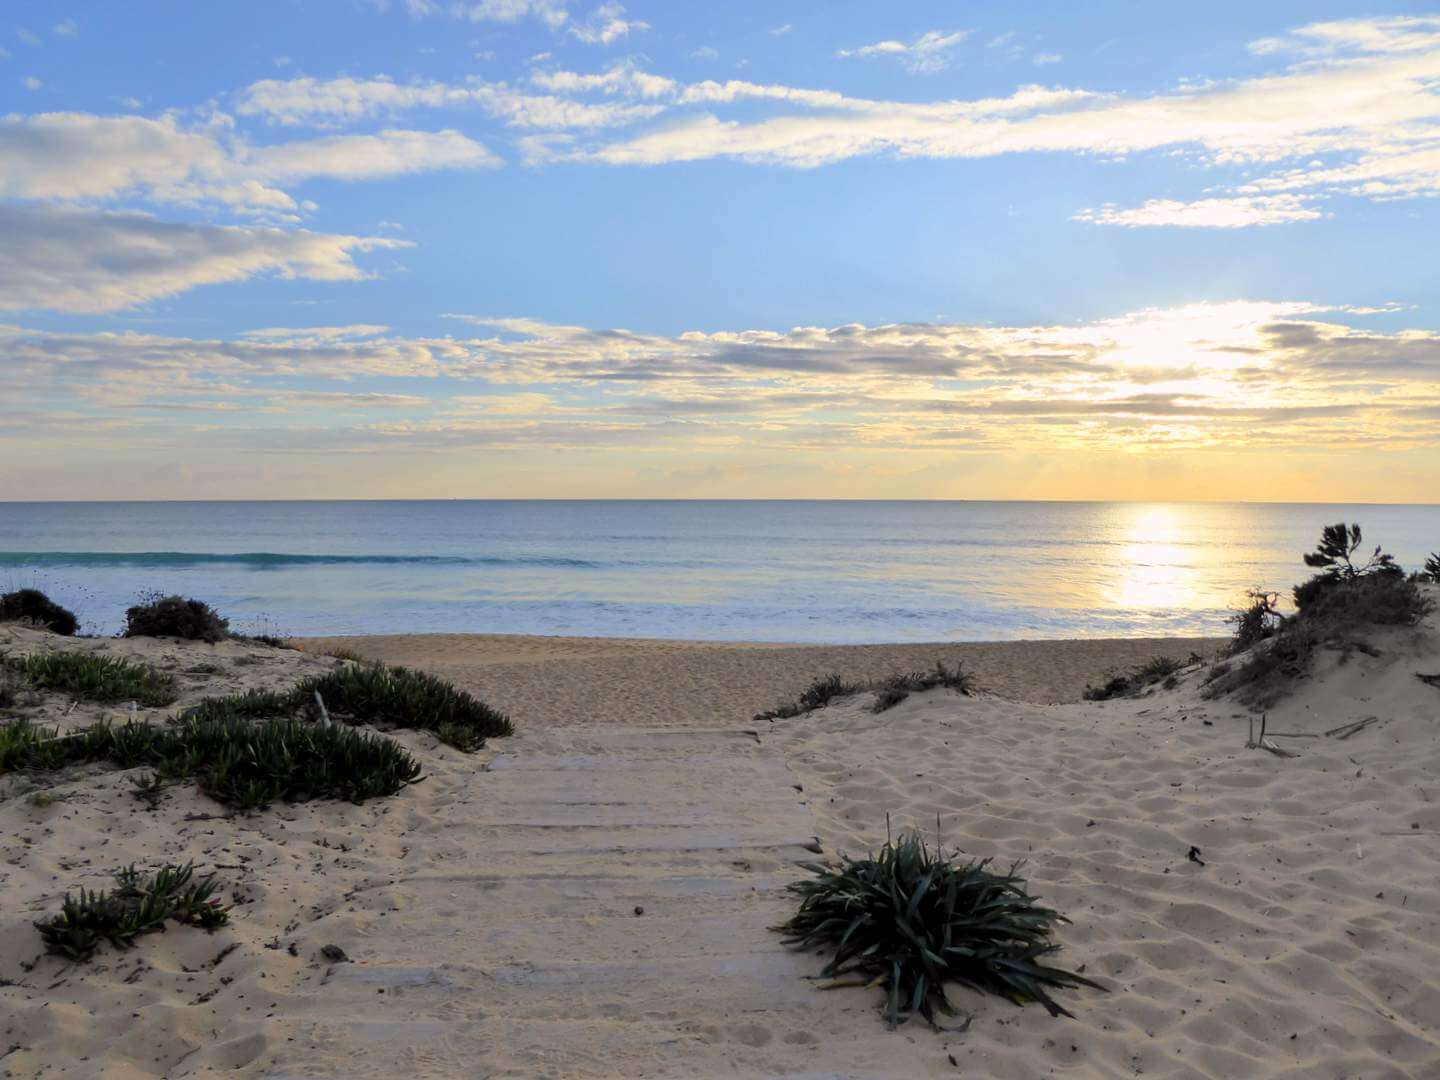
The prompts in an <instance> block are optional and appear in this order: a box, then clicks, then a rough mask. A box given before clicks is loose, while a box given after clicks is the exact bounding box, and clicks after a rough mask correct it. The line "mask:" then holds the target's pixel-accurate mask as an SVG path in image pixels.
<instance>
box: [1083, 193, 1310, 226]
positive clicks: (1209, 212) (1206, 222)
mask: <svg viewBox="0 0 1440 1080" xmlns="http://www.w3.org/2000/svg"><path fill="white" fill-rule="evenodd" d="M1324 216H1325V215H1324V214H1323V213H1321V212H1320V211H1319V210H1317V209H1315V208H1314V207H1313V206H1311V205H1310V203H1309V200H1307V199H1305V198H1302V197H1301V196H1298V195H1265V196H1235V197H1230V198H1219V199H1197V200H1195V201H1194V202H1180V201H1177V200H1174V199H1150V200H1148V201H1147V202H1146V203H1145V204H1144V205H1143V206H1138V207H1134V208H1131V209H1120V208H1118V207H1115V206H1110V205H1107V206H1102V207H1099V208H1097V209H1093V210H1091V209H1087V210H1081V211H1080V212H1079V213H1077V214H1076V215H1075V218H1074V220H1076V221H1089V222H1093V223H1094V224H1097V225H1127V226H1130V227H1132V228H1133V227H1137V226H1156V225H1164V226H1180V227H1183V228H1199V229H1243V228H1246V227H1248V226H1252V225H1281V224H1286V223H1288V222H1292V221H1315V220H1317V219H1319V218H1322V217H1324Z"/></svg>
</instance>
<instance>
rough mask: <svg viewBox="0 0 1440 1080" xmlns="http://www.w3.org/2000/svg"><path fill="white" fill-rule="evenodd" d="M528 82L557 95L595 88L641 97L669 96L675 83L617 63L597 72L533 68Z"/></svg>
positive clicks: (577, 92) (672, 92)
mask: <svg viewBox="0 0 1440 1080" xmlns="http://www.w3.org/2000/svg"><path fill="white" fill-rule="evenodd" d="M530 81H531V82H532V83H534V84H535V85H536V86H539V87H541V88H543V89H545V90H551V91H553V92H555V93H558V94H581V93H591V92H596V91H599V92H601V93H605V94H626V95H630V96H634V97H641V98H647V99H649V98H663V97H669V96H671V95H672V94H674V93H675V92H676V90H677V89H678V87H679V84H678V83H676V82H675V80H674V79H667V78H665V77H664V76H663V75H650V74H647V73H646V72H644V71H640V70H639V69H637V68H635V67H632V66H630V65H628V64H617V65H616V66H615V67H612V68H610V69H609V70H608V71H605V72H602V73H600V74H598V75H581V74H577V73H576V72H573V71H550V72H546V71H536V72H532V73H531V75H530Z"/></svg>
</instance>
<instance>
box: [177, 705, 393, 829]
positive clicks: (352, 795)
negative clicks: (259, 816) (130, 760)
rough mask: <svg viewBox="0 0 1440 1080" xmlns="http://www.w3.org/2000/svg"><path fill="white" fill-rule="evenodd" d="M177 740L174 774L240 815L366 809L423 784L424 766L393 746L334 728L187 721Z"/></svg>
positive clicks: (289, 723) (286, 723)
mask: <svg viewBox="0 0 1440 1080" xmlns="http://www.w3.org/2000/svg"><path fill="white" fill-rule="evenodd" d="M176 734H177V738H178V739H179V741H180V744H181V746H182V747H183V756H179V757H177V758H172V759H171V768H172V769H173V768H176V767H178V768H179V769H180V770H182V771H181V775H184V774H186V773H188V774H189V775H193V776H194V777H195V779H196V782H197V783H198V784H199V786H200V790H201V791H203V792H205V793H206V794H207V795H209V796H210V797H211V798H212V799H215V800H216V801H217V802H222V803H225V804H227V805H229V806H234V807H237V808H238V809H241V810H258V809H261V808H263V807H265V806H268V805H270V804H271V803H272V802H277V801H280V800H284V801H286V802H296V801H302V800H306V799H346V800H349V801H350V802H356V803H358V802H364V801H365V800H366V799H373V798H377V797H380V796H385V795H394V794H396V793H397V792H399V791H400V790H401V788H403V787H405V786H406V785H407V784H413V783H415V782H416V781H418V780H419V779H420V764H419V762H417V761H416V760H415V759H414V758H413V757H411V756H410V755H409V754H408V753H406V752H405V750H404V749H402V748H401V747H400V745H399V744H398V743H396V742H395V741H394V740H393V739H387V738H385V737H384V736H381V735H375V734H372V733H370V732H365V731H356V730H355V729H354V728H349V727H341V726H338V725H334V724H309V723H305V722H304V721H301V720H261V721H258V722H254V723H252V722H249V721H237V720H200V719H190V720H185V721H182V722H181V723H180V724H179V725H178V727H177V729H176ZM166 771H167V768H166V765H165V764H164V763H162V764H161V772H162V774H163V773H165V772H166Z"/></svg>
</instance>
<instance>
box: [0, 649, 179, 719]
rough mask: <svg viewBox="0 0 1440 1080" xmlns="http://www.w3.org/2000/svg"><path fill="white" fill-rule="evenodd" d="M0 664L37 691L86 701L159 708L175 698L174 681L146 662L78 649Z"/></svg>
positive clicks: (7, 658)
mask: <svg viewBox="0 0 1440 1080" xmlns="http://www.w3.org/2000/svg"><path fill="white" fill-rule="evenodd" d="M0 663H3V665H4V667H6V668H8V669H9V670H10V671H13V672H15V673H16V674H17V675H19V676H21V677H23V678H24V679H26V680H27V681H28V682H29V683H30V684H31V685H32V686H33V687H34V688H35V689H38V690H59V691H61V692H63V693H67V694H71V695H73V696H74V697H77V698H83V699H85V700H86V701H100V702H116V701H133V702H135V703H136V704H137V705H145V706H150V707H155V708H158V707H162V706H165V705H169V704H171V703H172V702H173V701H174V700H175V680H174V679H173V678H172V677H171V676H169V675H166V674H163V673H162V672H159V671H156V670H155V669H154V668H153V667H150V666H149V665H147V664H136V663H133V662H132V661H129V660H122V659H120V658H118V657H110V656H93V655H90V654H88V653H79V652H50V653H31V654H30V655H28V656H22V657H8V656H7V657H3V658H0Z"/></svg>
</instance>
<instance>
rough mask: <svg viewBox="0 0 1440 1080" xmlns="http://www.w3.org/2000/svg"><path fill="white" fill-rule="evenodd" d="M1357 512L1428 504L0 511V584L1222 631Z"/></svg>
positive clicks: (272, 625) (1408, 556)
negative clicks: (1325, 531) (1232, 612)
mask: <svg viewBox="0 0 1440 1080" xmlns="http://www.w3.org/2000/svg"><path fill="white" fill-rule="evenodd" d="M1342 519H1344V520H1351V521H1359V522H1360V523H1361V524H1362V525H1363V527H1364V529H1365V535H1366V538H1367V540H1369V541H1371V542H1372V543H1377V542H1378V543H1382V544H1384V546H1385V548H1386V549H1387V550H1388V551H1391V552H1392V553H1394V554H1395V556H1396V557H1397V558H1398V559H1399V560H1400V561H1401V562H1402V563H1403V564H1405V565H1406V566H1410V567H1414V566H1418V565H1419V564H1420V563H1421V562H1422V561H1423V560H1424V557H1425V555H1426V553H1428V552H1430V551H1434V550H1436V549H1440V506H1315V505H1303V506H1302V505H1275V504H1267V505H1261V504H1146V503H1019V502H708V501H707V502H631V501H575V502H538V501H537V502H527V501H444V502H217V503H199V502H190V503H123V502H109V503H0V586H3V587H4V588H5V589H9V588H15V587H18V586H22V585H34V586H38V587H40V588H43V589H45V590H46V591H47V592H49V593H50V594H51V595H52V596H54V597H55V598H56V599H58V600H60V601H61V602H62V603H64V604H66V606H68V607H70V608H72V609H73V610H74V611H75V612H76V613H77V614H78V615H79V616H80V617H81V619H82V622H83V623H84V625H85V628H86V630H88V631H90V632H94V633H113V632H114V631H115V630H116V629H118V627H119V625H120V622H121V620H122V618H123V612H124V609H125V607H126V606H127V605H128V604H130V603H132V602H133V601H134V600H135V598H136V597H137V596H139V595H141V594H143V593H148V592H154V591H161V592H179V593H184V594H187V595H193V596H197V597H200V598H202V599H205V600H208V601H210V602H211V603H213V604H214V605H215V606H216V607H218V608H219V609H220V610H221V611H222V612H223V613H225V614H226V615H228V616H230V618H231V620H232V623H233V624H234V625H235V627H236V628H237V629H242V630H249V631H252V632H256V631H260V632H270V633H283V634H351V633H357V634H358V633H379V632H386V633H415V632H476V633H507V634H585V635H606V636H617V637H622V636H623V637H665V638H695V639H711V640H731V641H736V640H758V641H800V642H880V641H935V640H998V639H1014V638H1035V637H1103V636H1130V635H1135V636H1153V635H1166V634H1214V633H1222V632H1223V631H1224V618H1225V614H1226V612H1227V611H1228V609H1229V608H1230V606H1231V605H1233V604H1234V603H1235V602H1236V601H1237V600H1238V599H1239V598H1240V596H1241V594H1242V593H1243V591H1244V590H1245V589H1246V588H1247V587H1250V586H1253V585H1264V586H1267V587H1270V588H1276V589H1286V588H1288V587H1289V586H1290V585H1292V584H1294V583H1295V582H1296V581H1299V580H1301V579H1302V578H1303V577H1305V576H1306V575H1307V570H1306V568H1305V566H1304V565H1303V563H1302V562H1301V559H1300V555H1301V553H1302V552H1303V551H1306V550H1309V549H1310V548H1311V547H1313V546H1314V542H1315V540H1316V538H1317V537H1318V536H1319V532H1320V528H1321V526H1322V525H1324V524H1326V523H1328V522H1332V521H1339V520H1342Z"/></svg>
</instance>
